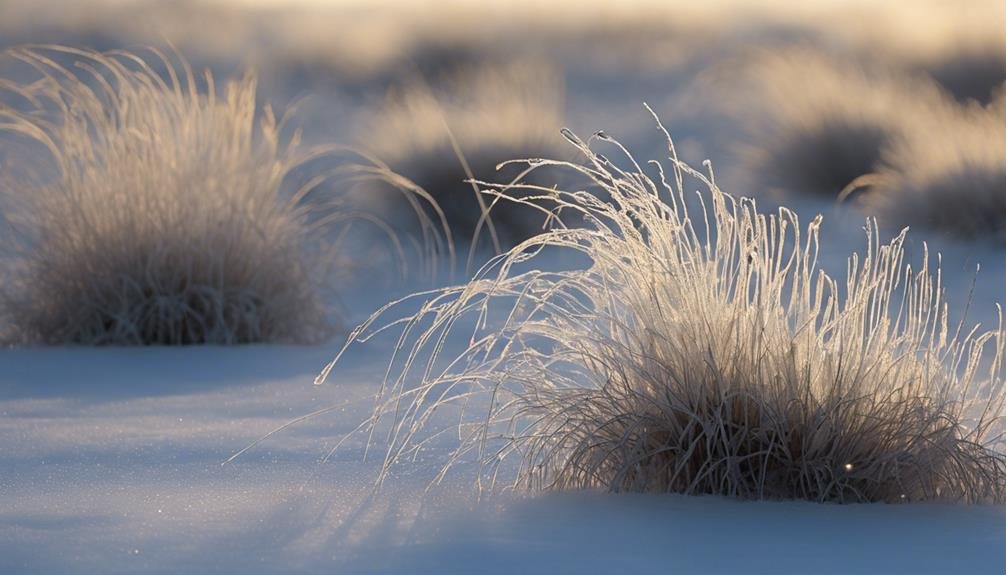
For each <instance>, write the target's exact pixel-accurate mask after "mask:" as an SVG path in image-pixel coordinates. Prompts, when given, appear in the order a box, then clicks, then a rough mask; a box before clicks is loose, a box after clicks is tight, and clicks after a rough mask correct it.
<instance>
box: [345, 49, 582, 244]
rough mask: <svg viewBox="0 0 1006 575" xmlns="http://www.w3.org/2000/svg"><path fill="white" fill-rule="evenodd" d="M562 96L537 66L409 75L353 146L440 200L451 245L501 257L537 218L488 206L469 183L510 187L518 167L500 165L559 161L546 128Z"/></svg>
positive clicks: (546, 70)
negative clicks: (547, 159)
mask: <svg viewBox="0 0 1006 575" xmlns="http://www.w3.org/2000/svg"><path fill="white" fill-rule="evenodd" d="M563 94H564V89H563V82H562V77H561V75H560V74H559V72H558V71H557V70H555V69H554V67H552V66H551V65H548V64H546V63H544V62H540V61H537V60H516V61H513V62H509V63H507V64H497V63H492V62H486V63H482V64H481V65H479V66H477V67H476V66H466V67H461V68H459V69H458V70H454V71H453V72H452V73H449V74H445V75H444V76H443V77H438V78H428V79H420V78H414V79H412V81H410V82H406V83H405V84H404V85H403V86H401V87H399V88H397V89H396V90H394V91H392V93H391V94H390V95H389V98H388V100H387V102H385V103H384V105H383V106H381V107H380V108H379V109H378V110H377V111H376V112H375V114H374V116H373V118H372V119H371V121H370V122H368V123H367V125H366V129H365V130H364V132H363V133H362V135H361V136H360V145H361V147H365V148H367V149H368V150H369V151H370V152H372V153H373V154H374V156H376V157H377V158H379V159H380V161H382V162H386V163H387V164H388V165H389V166H390V168H391V169H393V170H394V171H395V172H396V173H398V174H401V175H402V176H404V177H405V178H408V179H409V180H410V181H411V182H413V183H415V184H416V185H417V186H418V187H419V188H421V189H423V190H425V191H426V192H427V193H429V194H430V196H431V197H432V198H433V199H435V200H436V201H437V203H438V204H439V206H440V207H441V208H442V209H443V211H444V213H445V215H446V217H447V220H448V222H449V223H450V227H451V229H452V231H453V233H454V239H455V241H456V242H458V243H467V242H469V241H471V242H473V243H474V244H476V246H475V247H476V248H479V249H483V250H485V249H488V250H490V251H495V252H499V251H500V250H502V249H505V248H508V247H512V246H513V245H515V244H516V243H518V242H520V241H521V240H523V239H526V238H527V237H529V236H532V235H535V234H537V233H538V232H540V231H541V229H542V223H543V221H544V217H543V216H542V214H541V213H540V212H538V211H537V210H534V209H531V208H528V207H526V206H523V205H520V204H515V203H509V202H497V203H496V204H495V205H493V202H492V198H487V197H485V196H484V195H482V194H479V193H478V192H477V191H476V190H475V189H474V187H473V186H472V185H471V183H469V181H470V180H471V179H473V178H474V179H481V180H487V181H501V182H509V181H511V180H512V179H513V178H514V177H517V176H518V174H519V171H520V170H516V169H515V168H514V166H508V165H503V166H501V165H500V164H502V163H504V162H506V161H508V160H511V159H513V158H539V157H552V156H554V155H555V154H558V153H559V152H560V151H561V140H560V139H559V138H558V137H557V136H556V134H555V131H554V130H553V129H551V128H550V126H556V125H559V124H560V123H561V121H560V118H561V114H562V107H563ZM367 188H368V189H366V190H365V192H366V193H367V194H368V195H372V193H373V192H374V190H373V186H367Z"/></svg>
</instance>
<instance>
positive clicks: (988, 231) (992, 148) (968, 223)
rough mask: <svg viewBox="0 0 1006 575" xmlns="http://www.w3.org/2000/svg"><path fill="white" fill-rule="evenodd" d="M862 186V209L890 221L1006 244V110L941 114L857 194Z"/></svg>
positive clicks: (892, 153)
mask: <svg viewBox="0 0 1006 575" xmlns="http://www.w3.org/2000/svg"><path fill="white" fill-rule="evenodd" d="M860 183H861V184H862V187H863V189H864V192H863V193H861V198H860V199H859V200H858V201H859V203H860V206H861V207H862V208H864V210H865V211H867V212H868V213H872V214H876V215H877V216H878V217H879V218H881V221H882V222H886V223H888V224H890V225H892V226H902V225H911V226H913V227H916V228H918V229H922V228H926V229H929V230H934V231H937V232H939V233H941V234H943V235H947V236H950V237H954V238H958V239H962V240H968V241H982V242H987V243H992V244H998V245H1002V244H1003V243H1006V108H1003V109H997V108H994V107H990V108H980V107H977V106H974V105H972V106H970V107H965V108H956V107H953V108H948V109H935V110H933V111H932V114H931V119H930V120H929V121H928V122H919V123H918V124H916V125H915V126H914V127H913V128H912V129H911V130H910V131H909V134H908V137H906V138H904V139H903V140H901V141H900V142H899V143H898V145H896V146H892V147H891V148H890V149H889V150H887V151H886V152H885V159H884V162H883V166H882V167H881V168H880V169H878V170H877V171H876V172H873V173H871V174H868V175H866V176H864V177H862V178H860V180H859V182H856V183H855V185H853V186H851V187H850V191H851V188H852V187H855V186H856V185H859V184H860ZM856 193H859V192H856Z"/></svg>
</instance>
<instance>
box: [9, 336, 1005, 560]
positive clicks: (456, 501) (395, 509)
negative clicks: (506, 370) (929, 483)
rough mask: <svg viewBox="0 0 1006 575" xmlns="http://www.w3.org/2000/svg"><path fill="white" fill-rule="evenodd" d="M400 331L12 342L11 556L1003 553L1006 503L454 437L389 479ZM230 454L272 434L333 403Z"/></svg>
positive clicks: (919, 556)
mask: <svg viewBox="0 0 1006 575" xmlns="http://www.w3.org/2000/svg"><path fill="white" fill-rule="evenodd" d="M383 345H386V342H385V343H382V342H376V343H375V344H374V345H368V346H367V347H365V348H361V351H360V352H359V353H357V354H355V355H353V356H351V357H350V358H349V361H348V362H347V364H346V365H344V366H343V367H342V369H340V370H339V371H338V372H337V375H336V377H335V379H334V380H333V382H332V383H331V384H330V385H325V386H321V387H315V386H314V385H312V379H313V377H314V375H315V372H316V371H317V370H319V369H320V368H321V367H322V366H323V365H324V363H325V362H326V361H327V360H328V359H329V358H330V356H331V354H332V352H333V349H334V345H329V346H321V347H313V348H285V347H246V348H238V349H224V348H190V349H101V350H90V349H27V350H6V351H2V352H0V572H2V573H12V574H13V573H18V574H21V573H24V574H29V573H47V574H48V573H102V574H114V573H131V574H134V573H135V574H140V573H186V574H197V573H242V574H244V575H254V574H256V573H263V574H265V573H269V574H273V573H326V574H328V573H438V574H439V573H574V572H580V573H593V572H596V573H622V572H631V571H636V570H653V569H658V570H660V571H668V572H673V573H702V574H717V573H736V572H738V571H740V570H743V571H744V572H746V573H836V574H838V573H892V574H893V573H915V574H924V573H940V574H947V573H976V574H981V573H989V574H994V573H1003V572H1004V570H1006V507H954V506H945V505H911V506H890V505H856V506H835V505H813V504H804V503H744V502H736V501H729V500H723V499H719V498H685V497H677V496H639V495H610V494H603V493H566V494H558V493H557V494H544V495H516V494H510V493H504V494H497V495H492V496H490V497H488V498H486V499H483V501H482V502H480V503H476V502H475V501H474V498H473V492H472V490H471V488H470V486H469V485H470V484H468V483H466V482H465V481H463V480H462V479H461V478H457V479H455V480H452V481H450V482H448V484H446V485H444V486H441V487H438V488H435V489H432V490H431V491H430V492H428V493H427V492H424V488H425V486H426V483H427V481H428V480H429V478H430V477H431V475H432V473H433V472H434V471H436V469H437V466H438V465H439V463H440V461H441V459H440V458H439V457H438V455H439V456H442V455H443V454H442V453H437V452H432V453H429V454H427V457H426V460H425V461H420V462H417V463H416V464H415V465H413V466H410V467H409V468H407V469H401V470H399V472H398V473H397V474H396V475H395V476H394V477H392V478H391V479H389V480H388V483H387V484H386V485H385V488H384V489H383V490H382V491H381V492H380V493H379V494H378V495H377V496H373V495H372V492H371V490H370V486H371V485H372V481H373V479H374V474H375V473H376V467H375V464H373V463H361V461H360V460H361V457H360V456H361V452H360V449H359V447H360V446H359V443H360V442H356V443H357V444H356V445H349V446H348V447H346V448H345V449H343V450H340V451H339V452H337V453H336V454H335V455H334V456H333V457H332V458H331V459H330V460H329V461H328V462H326V463H324V464H322V463H319V460H320V459H321V458H322V457H324V455H325V454H326V452H327V450H328V449H329V448H330V447H331V446H332V445H333V444H334V442H335V441H337V440H338V438H340V437H341V436H342V434H344V433H346V432H348V431H349V430H351V429H352V428H353V427H354V426H355V425H357V424H358V423H359V422H360V421H361V420H362V419H363V418H364V417H366V415H367V414H368V413H369V411H368V410H369V408H370V403H369V401H370V397H371V396H372V394H373V393H374V392H375V390H376V385H377V384H378V381H377V379H376V378H377V375H376V374H378V373H379V372H380V370H379V369H375V368H376V367H378V366H379V365H380V362H381V357H380V356H381V354H382V353H384V352H385V351H386V350H384V349H382V346H383ZM326 406H341V407H340V408H339V409H337V410H335V411H333V412H331V413H329V414H325V415H322V416H319V417H317V418H315V419H312V420H309V421H307V422H304V423H301V424H298V425H296V426H293V427H291V428H289V429H287V430H285V431H283V432H281V433H279V434H277V435H275V436H273V437H271V438H269V439H267V440H266V441H265V442H263V443H262V444H260V445H259V446H257V447H256V448H254V449H252V450H250V451H249V452H247V453H245V454H243V455H242V456H241V457H239V458H238V459H237V460H235V461H234V462H232V463H230V464H227V465H221V463H222V462H223V461H225V460H226V459H227V458H228V457H229V456H230V455H232V454H233V453H235V452H236V451H238V450H240V449H241V448H243V447H245V446H246V445H248V444H249V443H251V442H252V441H254V440H255V439H257V438H258V437H260V436H261V435H263V434H265V433H267V432H268V431H270V430H272V429H274V428H275V427H277V426H279V425H282V424H283V423H286V422H288V421H290V420H292V419H294V418H295V417H297V416H300V415H303V414H306V413H309V412H312V411H314V410H317V409H319V408H321V407H326Z"/></svg>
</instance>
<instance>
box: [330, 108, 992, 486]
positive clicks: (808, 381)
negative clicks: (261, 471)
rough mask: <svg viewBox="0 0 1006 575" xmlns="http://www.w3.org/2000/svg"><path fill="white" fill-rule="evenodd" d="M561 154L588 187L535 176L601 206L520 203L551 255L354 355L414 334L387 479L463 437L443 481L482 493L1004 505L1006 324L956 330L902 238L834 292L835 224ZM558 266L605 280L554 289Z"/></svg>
mask: <svg viewBox="0 0 1006 575" xmlns="http://www.w3.org/2000/svg"><path fill="white" fill-rule="evenodd" d="M661 128H662V127H661ZM566 135H567V137H568V139H569V140H570V141H571V142H572V143H573V144H574V145H575V147H576V148H577V149H578V150H579V151H580V152H582V153H583V154H584V155H585V156H586V158H587V159H586V161H585V162H584V163H582V164H573V163H564V162H549V161H542V162H534V163H531V164H530V165H529V166H528V167H527V169H529V170H535V169H538V168H541V167H545V166H557V165H558V166H561V167H563V168H565V169H568V170H572V171H574V172H576V173H578V174H580V175H582V176H585V177H587V178H589V179H590V180H591V181H592V182H593V183H594V185H595V187H596V188H597V190H599V191H601V192H602V194H601V196H598V195H596V194H595V193H593V192H589V191H583V190H580V191H562V190H553V189H551V188H548V187H541V188H534V189H532V190H521V191H520V193H514V192H512V191H508V190H504V191H503V192H502V193H503V194H504V195H506V196H508V197H512V198H525V199H517V200H515V201H524V202H529V203H530V204H533V205H534V206H537V207H538V208H539V209H542V210H544V211H548V212H549V214H550V215H551V216H552V217H553V220H552V222H553V225H552V227H551V228H550V229H549V231H547V232H546V233H544V234H542V235H540V236H538V237H535V238H531V239H528V240H526V241H525V242H523V243H521V244H520V245H518V246H516V247H515V248H513V249H512V250H510V251H509V252H508V253H507V254H505V255H504V256H502V257H500V258H498V259H496V260H495V261H494V262H492V263H490V264H489V265H487V266H486V267H485V268H484V269H483V270H482V272H481V273H480V274H479V275H478V276H476V277H475V278H474V279H473V280H471V281H470V282H469V283H467V284H465V285H459V286H456V287H449V288H446V289H443V290H441V291H438V292H434V293H432V294H430V293H424V294H417V295H416V296H413V299H411V300H410V299H406V300H401V301H398V302H394V303H392V304H389V305H388V306H387V307H386V308H385V309H383V310H380V311H379V312H377V313H376V314H375V315H374V316H373V317H372V318H371V319H370V320H369V321H368V322H366V323H364V324H362V325H361V326H360V327H358V328H357V329H356V330H355V331H354V332H353V334H352V336H351V338H350V341H349V343H347V347H349V346H351V345H352V344H353V343H354V341H358V340H366V339H368V338H370V337H372V336H373V335H374V334H375V333H378V332H380V331H382V330H384V329H388V328H392V329H395V330H396V331H398V333H399V336H398V337H399V338H400V339H399V340H398V341H399V345H398V346H397V348H396V351H395V352H394V354H393V355H392V357H391V358H390V364H389V365H390V367H389V372H388V378H387V379H386V381H385V385H384V387H383V388H382V390H381V393H380V395H379V397H378V399H377V405H376V408H375V412H374V415H373V417H372V418H371V419H370V420H369V421H368V422H366V423H365V424H364V426H363V429H365V430H368V431H369V433H370V434H371V435H370V437H371V446H372V449H380V450H383V451H384V455H385V458H384V466H383V473H382V475H381V477H382V479H383V478H384V477H385V476H386V475H387V474H388V472H389V470H391V469H392V468H393V467H395V466H397V465H400V464H402V463H403V462H404V461H406V460H408V459H410V458H412V457H414V456H416V455H418V454H419V453H420V452H421V451H423V449H424V448H425V447H427V446H428V445H429V444H430V443H431V442H434V441H443V440H445V438H448V437H451V436H453V437H456V438H457V441H458V443H457V445H456V449H454V450H453V451H452V453H451V454H450V456H449V457H448V458H447V460H446V461H445V462H444V466H443V470H442V472H441V477H443V474H446V473H447V472H448V471H449V470H450V469H452V468H454V467H456V466H458V465H459V464H461V463H465V462H467V463H471V462H475V463H477V466H478V472H477V477H478V480H477V482H478V484H479V485H480V486H481V487H482V488H486V489H491V488H493V487H494V486H498V485H502V484H509V485H511V486H512V487H515V488H528V489H587V488H600V489H606V490H611V491H643V492H676V493H684V494H722V495H727V496H734V497H740V498H755V499H761V498H785V499H790V498H793V499H805V500H811V501H819V502H861V501H895V502H898V501H919V500H932V499H945V500H954V501H965V502H979V501H1001V500H1002V499H1003V498H1004V495H1006V457H1004V455H1003V454H1002V453H1001V452H999V451H996V449H997V446H999V445H1000V444H998V443H997V442H998V436H997V433H999V431H1000V430H1001V426H1000V423H1001V415H1002V413H1003V403H1004V401H1006V390H1004V389H1003V382H1002V379H1001V378H1000V371H1001V365H1002V358H1003V346H1004V343H1006V339H1004V335H1006V334H1004V331H1003V330H1004V328H1003V325H1002V314H1001V312H1000V314H999V322H998V325H996V326H995V327H993V328H992V329H991V330H987V331H982V330H981V329H979V327H977V326H975V327H974V328H969V327H967V326H966V325H965V324H964V320H961V322H960V323H955V322H954V320H952V319H951V312H950V308H949V306H948V302H947V300H946V299H945V294H944V290H943V287H942V285H941V275H940V271H939V265H938V259H937V265H935V266H931V262H930V259H929V257H928V254H927V256H926V257H924V258H923V259H922V261H921V263H920V264H919V265H918V266H917V267H916V266H912V265H911V264H909V263H907V262H906V261H905V254H904V250H903V244H904V241H905V232H904V231H903V232H902V233H900V234H898V235H897V236H895V237H894V239H893V240H891V241H890V242H888V243H883V242H881V240H880V236H879V232H878V231H877V229H876V227H875V226H874V225H873V224H871V223H868V224H867V226H866V228H865V229H866V234H867V245H866V252H865V254H863V255H858V254H853V255H852V256H851V257H850V258H849V259H848V265H847V269H846V276H845V278H844V279H835V278H833V277H832V276H830V275H828V274H827V273H825V271H824V270H822V269H820V268H819V266H818V261H817V256H818V248H819V244H818V237H819V234H818V232H819V227H820V225H821V219H820V217H818V218H815V219H813V220H812V221H811V222H810V223H809V224H806V225H803V224H801V222H800V221H799V220H798V218H797V215H796V214H795V213H794V212H792V211H790V210H788V209H786V208H781V209H779V210H778V211H777V212H775V213H771V214H766V213H762V212H760V211H759V210H758V206H757V205H756V203H755V201H754V200H751V199H746V198H735V197H733V196H730V195H728V194H726V193H724V192H722V191H720V189H719V188H718V187H717V185H716V183H715V181H714V179H713V176H712V171H711V169H710V171H709V172H708V173H703V172H700V171H698V170H695V169H693V168H691V167H689V166H688V165H686V164H685V163H683V162H682V161H680V160H679V159H678V156H677V153H676V151H675V148H674V145H673V143H672V142H671V140H670V137H669V136H667V141H668V150H669V155H668V156H669V157H668V160H667V161H664V162H662V163H661V162H652V163H651V164H648V165H647V166H648V167H647V168H646V169H644V168H643V167H642V166H640V165H639V164H638V163H636V161H635V160H634V159H632V157H631V156H630V155H628V152H626V151H625V148H623V147H621V145H620V144H618V143H617V142H614V141H613V140H610V138H609V137H608V136H606V135H604V134H602V133H598V134H595V135H594V137H592V138H591V139H589V140H588V141H586V142H584V141H582V140H580V139H578V138H577V137H575V136H574V135H572V134H571V133H568V132H566ZM664 135H667V134H666V131H664ZM598 142H601V143H606V144H607V145H608V146H610V147H611V148H612V150H613V152H614V153H616V154H622V153H624V154H625V156H624V162H623V161H618V162H615V161H612V160H611V159H610V158H609V156H607V155H604V154H602V153H600V152H597V151H595V150H594V149H592V148H593V147H596V145H597V143H598ZM612 157H613V155H612ZM619 164H621V165H624V166H626V167H619ZM695 186H699V187H702V188H704V191H702V192H699V193H698V194H697V195H694V196H693V195H692V194H691V193H690V192H689V190H691V189H695ZM528 191H531V192H533V193H534V194H535V196H533V197H527V195H526V194H527V192H528ZM599 197H605V198H607V199H606V200H600V199H598V198H599ZM566 214H581V215H582V216H583V217H584V219H585V220H586V221H587V222H588V225H587V226H586V227H583V228H568V227H566V226H564V225H563V217H565V216H566ZM556 250H558V251H560V252H562V251H566V252H570V253H573V254H580V255H581V256H583V257H585V260H586V261H587V264H586V265H585V266H584V267H582V268H578V267H575V266H574V267H573V269H560V270H559V271H548V268H547V267H546V268H544V269H540V268H537V267H536V265H535V264H536V262H540V261H541V258H543V257H545V255H544V254H547V253H549V252H554V251H556ZM521 270H525V271H521ZM412 305H418V311H414V312H409V311H404V312H399V313H400V314H401V317H400V316H399V313H396V311H395V310H400V309H403V306H405V308H406V309H407V308H408V306H412ZM413 309H415V308H413ZM389 317H390V318H391V319H390V321H389V319H388V318H389ZM458 349H460V351H458ZM344 351H345V350H344ZM338 359H339V358H338V357H336V359H335V361H333V365H334V364H335V362H337V361H338ZM331 368H332V365H330V366H328V368H327V369H326V370H325V371H324V372H323V373H322V374H321V376H319V379H318V381H319V383H320V382H322V381H324V380H325V378H326V377H328V374H329V372H330V370H331ZM385 432H386V433H387V435H384V434H385ZM385 439H386V442H385Z"/></svg>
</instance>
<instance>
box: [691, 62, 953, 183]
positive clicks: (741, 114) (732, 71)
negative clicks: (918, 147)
mask: <svg viewBox="0 0 1006 575" xmlns="http://www.w3.org/2000/svg"><path fill="white" fill-rule="evenodd" d="M713 80H714V81H713V83H712V84H711V86H710V87H709V88H707V90H706V91H705V92H703V93H704V94H708V95H709V96H708V98H709V100H710V101H712V102H717V104H715V105H717V106H721V107H722V108H723V112H725V113H726V115H727V116H729V117H732V118H736V119H738V120H739V121H740V123H741V124H742V125H743V126H744V127H745V128H746V130H745V131H746V136H745V141H744V145H743V146H742V150H741V155H742V157H743V160H744V162H743V163H742V166H743V178H742V179H741V181H744V182H751V183H752V186H751V190H752V191H751V192H750V193H752V194H754V193H760V192H761V191H763V190H764V191H769V192H775V193H776V194H777V195H779V196H781V197H783V198H786V197H790V198H792V197H798V196H801V195H808V196H816V197H819V198H826V199H834V198H835V197H836V196H837V195H838V194H839V193H840V192H841V191H842V190H843V189H844V188H845V187H846V186H847V185H848V184H849V183H851V182H852V181H853V180H855V179H856V178H858V177H860V176H862V175H864V174H868V173H872V172H875V171H877V170H879V169H880V168H881V166H882V160H883V157H884V153H885V151H886V149H887V148H888V147H889V146H892V145H896V144H897V143H898V142H899V141H900V140H901V139H902V138H903V137H904V132H905V130H906V127H907V126H910V125H912V124H913V123H916V122H918V121H920V119H923V120H924V119H925V118H926V117H927V115H928V114H929V111H930V110H932V109H933V108H936V107H941V106H944V105H945V100H946V99H947V97H946V96H945V95H944V94H943V93H942V91H941V90H940V89H939V88H938V87H937V86H936V85H935V84H933V83H932V82H929V81H927V80H925V79H919V78H912V77H909V76H907V75H905V74H901V73H897V72H896V71H893V70H890V69H886V68H883V67H881V66H864V65H859V64H857V63H856V62H854V61H850V60H848V59H841V58H838V57H835V56H833V55H827V54H823V53H821V52H819V51H817V50H814V49H809V48H789V49H786V50H782V51H778V52H772V53H761V54H755V55H753V56H751V57H748V58H744V59H742V60H741V61H740V62H737V63H734V64H733V65H731V66H726V67H725V69H724V70H722V72H720V73H719V74H716V75H714V77H713Z"/></svg>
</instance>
